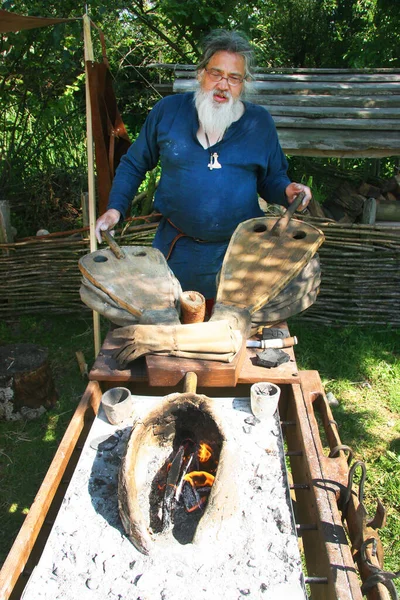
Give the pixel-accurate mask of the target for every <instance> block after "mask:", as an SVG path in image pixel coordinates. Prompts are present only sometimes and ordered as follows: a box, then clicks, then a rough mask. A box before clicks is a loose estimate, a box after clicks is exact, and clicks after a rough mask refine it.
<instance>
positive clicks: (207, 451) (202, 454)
mask: <svg viewBox="0 0 400 600" xmlns="http://www.w3.org/2000/svg"><path fill="white" fill-rule="evenodd" d="M197 456H198V457H199V461H200V462H207V461H208V460H210V458H211V456H212V448H211V446H209V445H208V444H206V443H204V442H203V443H201V444H200V447H199V450H198V452H197Z"/></svg>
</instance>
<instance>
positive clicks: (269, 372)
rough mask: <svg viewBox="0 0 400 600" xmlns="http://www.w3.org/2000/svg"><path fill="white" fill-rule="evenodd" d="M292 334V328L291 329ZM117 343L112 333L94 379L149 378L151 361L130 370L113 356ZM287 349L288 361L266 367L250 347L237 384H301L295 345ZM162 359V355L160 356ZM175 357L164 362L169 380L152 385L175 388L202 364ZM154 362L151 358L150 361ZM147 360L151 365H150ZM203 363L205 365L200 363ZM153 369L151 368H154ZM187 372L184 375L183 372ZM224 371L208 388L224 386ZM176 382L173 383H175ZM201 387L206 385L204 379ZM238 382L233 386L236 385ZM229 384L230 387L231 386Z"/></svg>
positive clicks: (131, 380)
mask: <svg viewBox="0 0 400 600" xmlns="http://www.w3.org/2000/svg"><path fill="white" fill-rule="evenodd" d="M279 327H280V328H286V329H287V325H286V323H281V324H279ZM288 333H289V331H288ZM116 347H117V346H116V342H115V340H114V339H113V337H112V332H108V334H107V335H106V338H105V340H104V343H103V346H102V347H101V350H100V353H99V355H98V356H97V358H96V360H95V363H94V365H93V367H92V369H91V371H90V373H89V379H90V380H96V381H99V382H102V383H103V382H104V383H106V382H108V383H110V384H113V383H121V382H125V383H135V384H141V383H144V382H147V381H148V362H149V361H146V362H145V360H144V359H138V360H135V361H133V362H132V363H130V364H129V367H128V368H126V369H119V367H118V365H117V363H116V362H115V360H114V359H113V358H112V354H113V352H114V350H115V349H116ZM285 352H286V353H287V354H288V355H289V362H286V363H284V364H283V365H280V366H279V367H276V368H271V369H267V368H265V367H260V366H258V365H257V364H256V357H257V351H256V350H255V349H253V348H246V351H245V355H244V356H243V361H242V365H241V368H240V370H239V373H238V374H237V384H242V383H243V384H253V383H257V382H259V381H266V380H267V381H271V382H272V383H278V384H284V383H288V384H291V383H298V382H299V375H298V371H297V364H296V359H295V355H294V351H293V348H285ZM158 358H160V357H158ZM166 358H170V359H171V360H170V361H168V362H167V363H165V362H164V365H165V368H166V369H167V370H171V371H172V374H168V373H166V374H165V375H163V376H162V379H163V380H164V381H166V382H167V383H163V382H161V379H160V380H158V381H156V382H155V383H150V385H154V386H157V387H159V386H161V385H164V386H165V387H171V386H174V385H176V383H180V382H181V380H182V378H183V375H184V373H185V372H188V369H189V367H192V368H196V367H198V366H199V365H198V364H195V365H193V362H194V361H192V364H191V365H188V363H187V362H182V361H184V359H180V358H175V357H166ZM150 362H151V361H150ZM196 362H197V363H199V362H200V363H201V362H204V363H206V365H204V366H203V367H202V368H203V369H208V370H210V369H216V370H218V367H216V366H215V365H218V364H221V363H214V365H213V364H212V363H213V362H214V361H196ZM146 363H147V366H146ZM200 366H201V365H200ZM150 368H151V367H150ZM174 370H176V371H177V374H176V375H174V374H173V371H174ZM182 374H183V375H182ZM204 379H205V377H204ZM211 379H216V380H218V381H217V384H214V383H212V382H211V383H210V381H211ZM219 380H220V374H218V372H217V374H215V376H214V375H213V377H212V378H211V377H209V379H208V381H209V383H208V384H207V386H204V387H214V386H215V387H221V386H220V383H219ZM174 381H175V382H176V383H173V382H174ZM198 385H199V386H201V385H203V384H201V383H200V382H199V383H198ZM235 385H236V381H235V383H234V384H233V385H232V386H231V387H234V386H235ZM226 387H230V386H229V385H227V386H226Z"/></svg>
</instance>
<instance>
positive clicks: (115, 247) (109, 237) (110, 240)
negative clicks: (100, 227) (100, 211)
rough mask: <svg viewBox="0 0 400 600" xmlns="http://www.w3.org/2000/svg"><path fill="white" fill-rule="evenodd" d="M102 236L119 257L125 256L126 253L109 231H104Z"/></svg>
mask: <svg viewBox="0 0 400 600" xmlns="http://www.w3.org/2000/svg"><path fill="white" fill-rule="evenodd" d="M101 236H102V238H103V240H104V241H105V242H107V244H108V245H109V246H110V250H111V251H112V252H113V253H114V254H115V256H116V257H117V258H125V256H126V254H125V252H124V251H123V250H122V248H120V247H119V246H118V244H117V242H116V241H115V240H114V238H113V236H112V235H111V233H110V232H109V231H102V232H101Z"/></svg>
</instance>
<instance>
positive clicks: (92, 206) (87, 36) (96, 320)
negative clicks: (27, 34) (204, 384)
mask: <svg viewBox="0 0 400 600" xmlns="http://www.w3.org/2000/svg"><path fill="white" fill-rule="evenodd" d="M83 38H84V49H85V74H86V82H85V91H86V144H87V163H88V197H89V235H90V252H94V251H95V250H97V239H96V236H95V225H96V198H95V184H94V160H93V128H92V107H91V103H90V92H89V77H88V66H87V62H88V61H94V54H93V45H92V37H91V32H90V18H89V17H88V15H87V14H86V15H84V16H83ZM93 334H94V352H95V356H97V355H98V354H99V352H100V346H101V340H100V315H99V313H98V312H96V311H93Z"/></svg>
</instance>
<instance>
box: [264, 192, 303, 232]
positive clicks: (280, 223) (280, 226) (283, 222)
mask: <svg viewBox="0 0 400 600" xmlns="http://www.w3.org/2000/svg"><path fill="white" fill-rule="evenodd" d="M305 196H306V195H305V193H304V192H300V194H298V195H297V196H296V198H295V199H294V200H293V202H292V204H289V208H288V209H287V210H286V212H285V214H284V215H283V217H281V218H280V219H278V220H277V222H276V223H275V225H274V226H273V228H272V229H271V235H274V236H276V237H279V236H280V235H281V233H283V232H284V231H285V230H286V227H287V226H288V224H289V221H290V219H291V218H292V216H293V213H294V212H295V211H296V210H297V209H298V208H299V206H300V204H301V203H302V202H303V200H304V198H305Z"/></svg>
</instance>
